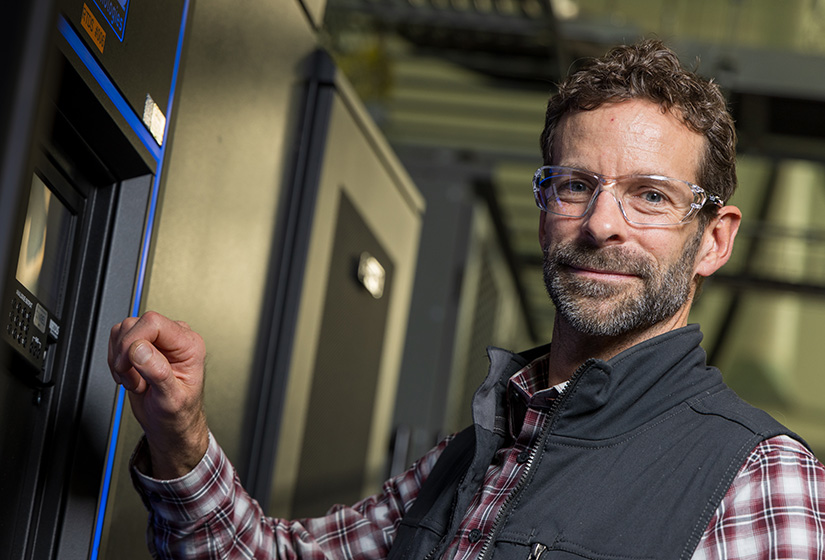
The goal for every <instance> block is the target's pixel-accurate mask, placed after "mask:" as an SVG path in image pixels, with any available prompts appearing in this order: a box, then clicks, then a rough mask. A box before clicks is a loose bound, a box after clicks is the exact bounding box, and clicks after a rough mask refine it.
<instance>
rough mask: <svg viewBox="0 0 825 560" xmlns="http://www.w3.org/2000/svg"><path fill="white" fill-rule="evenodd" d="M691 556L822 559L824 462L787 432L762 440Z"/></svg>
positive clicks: (824, 543) (824, 551)
mask: <svg viewBox="0 0 825 560" xmlns="http://www.w3.org/2000/svg"><path fill="white" fill-rule="evenodd" d="M693 558H694V559H695V560H697V559H698V560H706V559H708V560H709V559H714V560H744V559H753V560H756V559H768V558H770V559H772V560H784V559H819V560H823V559H825V467H823V465H822V463H820V462H819V461H818V460H817V459H816V457H814V456H813V455H812V454H811V452H810V451H808V449H807V448H805V447H804V446H803V445H802V444H801V443H799V442H798V441H796V440H794V439H792V438H790V437H788V436H777V437H774V438H770V439H768V440H765V441H763V442H762V443H760V444H759V445H758V446H756V448H754V450H753V452H752V453H751V455H750V456H749V457H748V459H747V461H746V462H745V464H744V466H743V467H742V469H741V470H740V471H739V474H738V475H737V476H736V478H735V479H734V481H733V483H732V484H731V487H730V488H729V489H728V492H727V494H726V495H725V497H724V498H723V499H722V502H721V504H720V505H719V508H718V509H717V510H716V513H715V514H714V516H713V518H712V519H711V520H710V523H709V525H708V527H707V529H706V530H705V533H704V536H703V537H702V540H701V541H700V542H699V546H698V547H697V549H696V551H695V552H694V555H693Z"/></svg>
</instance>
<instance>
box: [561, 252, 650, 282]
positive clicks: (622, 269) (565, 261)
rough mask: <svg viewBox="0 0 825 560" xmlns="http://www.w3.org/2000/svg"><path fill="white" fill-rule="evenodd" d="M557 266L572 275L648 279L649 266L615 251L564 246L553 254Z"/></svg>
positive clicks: (641, 259) (637, 258)
mask: <svg viewBox="0 0 825 560" xmlns="http://www.w3.org/2000/svg"><path fill="white" fill-rule="evenodd" d="M555 257H556V262H557V264H558V265H561V266H562V267H565V268H567V269H569V270H571V271H572V272H574V273H580V274H583V275H588V276H593V277H607V276H622V277H629V276H632V277H638V278H643V279H644V278H648V277H649V276H650V275H651V273H652V272H653V271H652V270H651V265H650V264H649V263H648V262H647V261H646V260H644V259H643V258H640V257H639V256H637V255H630V254H628V253H627V251H622V250H616V249H610V250H608V249H592V248H587V247H575V246H570V245H568V246H565V247H562V248H559V250H558V251H557V252H556V254H555Z"/></svg>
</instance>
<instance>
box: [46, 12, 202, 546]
mask: <svg viewBox="0 0 825 560" xmlns="http://www.w3.org/2000/svg"><path fill="white" fill-rule="evenodd" d="M188 14H189V0H184V2H183V12H182V14H181V22H180V30H179V31H178V44H177V48H176V50H175V63H174V66H173V69H172V83H171V86H170V89H169V102H168V103H167V106H166V107H167V110H166V113H167V115H166V117H167V118H166V123H167V125H166V127H165V129H164V131H163V146H166V141H167V135H168V133H169V122H170V120H169V116H170V115H171V113H172V105H173V102H174V97H175V86H176V85H177V79H178V71H179V68H180V59H181V53H182V51H183V38H184V32H185V30H186V20H187V16H188ZM57 26H58V30H59V31H60V33H61V34H62V35H63V37H64V38H65V39H66V41H68V43H69V46H70V47H71V48H72V50H74V52H75V54H77V56H78V57H80V60H81V61H82V62H83V64H84V65H85V66H86V68H87V69H88V70H89V71H90V72H91V74H92V76H93V77H94V79H95V80H96V81H97V83H98V84H99V85H100V86H101V88H102V89H103V91H104V93H105V94H106V95H107V97H109V99H110V100H111V101H112V103H114V105H115V108H116V109H117V110H118V112H120V114H121V115H122V116H123V118H125V119H126V122H127V124H128V125H129V126H130V127H131V128H132V130H133V131H134V132H135V134H137V136H138V138H139V139H140V140H141V142H142V143H143V145H144V146H146V148H147V149H148V150H149V152H150V154H151V155H152V157H153V159H154V160H155V163H156V167H155V174H154V175H155V176H154V181H153V184H152V194H151V197H150V201H149V208H148V212H147V217H146V228H145V230H144V233H143V243H142V246H141V252H140V257H139V265H138V277H137V281H136V283H135V294H134V298H133V301H132V310H131V314H132V316H137V315H138V313H139V312H140V303H141V300H142V298H143V285H144V281H145V278H146V267H147V262H148V257H149V247H150V245H151V240H152V230H153V227H154V223H155V211H156V208H157V202H158V192H159V190H160V177H161V170H162V167H163V156H164V155H165V149H164V148H163V147H160V146H158V145H157V143H156V142H155V140H154V137H152V135H151V134H150V133H149V131H148V130H147V129H146V127H145V126H144V125H143V122H142V121H141V120H140V119H138V117H137V115H136V114H135V112H134V111H133V110H132V108H131V106H130V105H129V104H128V102H127V101H126V100H125V99H124V98H123V96H122V95H121V94H120V92H119V91H118V89H117V87H115V85H114V84H113V83H112V82H111V80H110V79H109V77H108V76H107V75H106V73H105V72H104V71H103V69H102V68H101V67H100V65H99V64H98V63H97V60H96V59H95V58H94V57H93V56H92V54H91V53H90V52H89V51H88V49H87V48H86V46H85V44H84V43H83V41H81V39H80V37H78V35H77V34H76V33H75V31H74V29H73V28H72V26H71V25H69V23H68V21H66V19H65V18H64V17H63V16H62V15H61V16H59V18H58V22H57ZM125 397H126V391H125V390H124V389H123V387H122V386H120V387H118V389H117V397H116V399H115V407H114V414H113V418H112V429H111V437H110V438H109V444H108V448H107V450H106V464H105V467H104V475H103V481H102V485H101V490H100V497H99V500H98V504H97V518H96V520H95V528H94V534H93V537H92V551H91V555H90V556H89V558H90V560H97V559H98V556H99V554H100V542H101V539H102V537H103V522H104V520H105V517H106V506H107V503H108V501H109V492H110V490H111V484H112V472H113V470H114V460H115V451H116V450H117V441H118V435H119V432H120V426H121V421H122V418H123V404H124V402H125V400H126V398H125Z"/></svg>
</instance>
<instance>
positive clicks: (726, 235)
mask: <svg viewBox="0 0 825 560" xmlns="http://www.w3.org/2000/svg"><path fill="white" fill-rule="evenodd" d="M741 221H742V212H741V211H740V210H739V208H737V207H736V206H724V207H722V208H720V209H719V211H718V212H717V213H716V216H715V217H714V218H713V219H712V220H711V222H710V224H708V226H707V228H706V229H705V233H704V235H703V239H702V247H701V248H700V249H699V254H698V255H697V256H696V270H695V271H694V272H695V273H696V274H698V275H699V276H710V275H711V274H713V273H714V272H716V271H717V270H719V269H720V268H722V265H724V264H725V263H726V262H728V259H730V255H731V253H732V252H733V240H734V239H735V238H736V232H738V231H739V223H740V222H741Z"/></svg>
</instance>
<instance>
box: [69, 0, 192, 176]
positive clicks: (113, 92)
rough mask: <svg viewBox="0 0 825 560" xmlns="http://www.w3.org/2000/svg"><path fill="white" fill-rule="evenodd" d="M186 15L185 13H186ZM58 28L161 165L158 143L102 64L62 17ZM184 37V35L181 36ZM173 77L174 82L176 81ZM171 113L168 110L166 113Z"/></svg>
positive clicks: (187, 0)
mask: <svg viewBox="0 0 825 560" xmlns="http://www.w3.org/2000/svg"><path fill="white" fill-rule="evenodd" d="M185 3H186V4H188V3H189V0H186V2H185ZM184 13H185V12H184ZM57 28H58V30H60V33H61V35H63V37H64V38H65V39H66V41H68V42H69V46H70V47H71V48H72V50H73V51H74V52H75V54H77V56H79V57H80V61H81V62H82V63H83V65H84V66H85V67H86V69H87V70H88V71H89V72H91V74H92V77H93V78H94V79H95V81H96V82H97V83H98V85H99V86H100V87H101V89H103V92H104V93H105V94H106V97H108V98H109V99H110V100H111V102H112V103H114V104H115V108H116V109H117V111H118V113H120V114H121V116H123V118H124V119H126V123H127V124H128V125H129V127H130V128H131V129H132V131H133V132H134V133H135V134H137V137H138V138H139V139H140V141H141V143H142V144H143V145H144V146H145V147H146V149H147V150H149V153H150V154H151V155H152V158H153V159H154V160H155V162H157V163H160V159H161V149H160V146H158V143H157V142H155V139H154V137H152V134H151V133H150V132H149V130H148V129H147V128H146V126H145V125H144V124H143V121H142V120H140V118H139V117H138V116H137V114H136V113H135V111H134V110H133V109H132V106H131V105H129V103H128V102H127V101H126V99H125V98H124V97H123V95H122V94H121V93H120V91H119V90H118V89H117V86H115V84H114V83H112V80H110V79H109V76H107V75H106V72H105V71H104V70H103V68H101V66H100V64H98V62H97V59H95V57H94V56H92V53H90V52H89V50H88V49H87V48H86V45H85V44H84V43H83V40H82V39H81V38H80V36H78V34H77V33H75V30H74V28H73V27H72V26H71V25H70V24H69V22H68V21H66V18H64V17H63V16H62V15H61V16H60V17H59V18H58V20H57ZM181 37H182V35H181ZM178 52H180V39H178ZM177 65H178V59H177V58H176V59H175V74H177ZM174 77H175V76H173V80H174ZM172 86H173V91H174V81H173V82H172ZM166 112H167V113H168V112H169V111H168V110H167V111H166Z"/></svg>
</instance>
